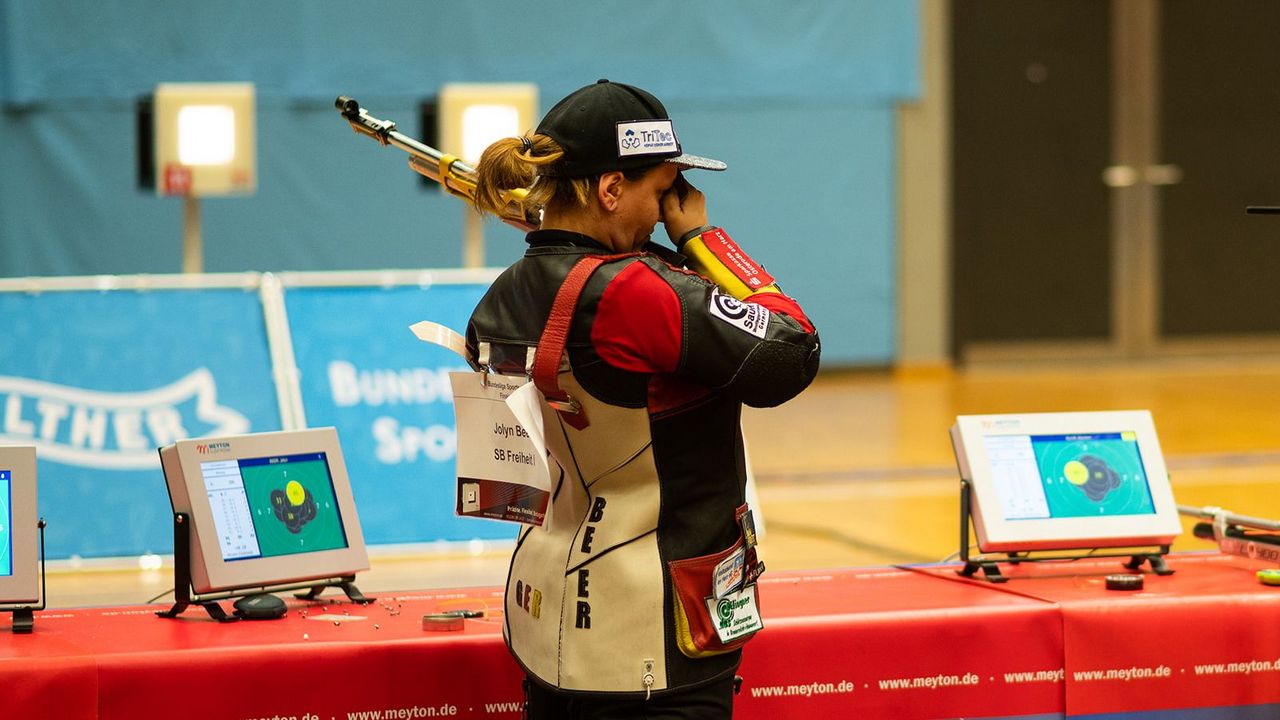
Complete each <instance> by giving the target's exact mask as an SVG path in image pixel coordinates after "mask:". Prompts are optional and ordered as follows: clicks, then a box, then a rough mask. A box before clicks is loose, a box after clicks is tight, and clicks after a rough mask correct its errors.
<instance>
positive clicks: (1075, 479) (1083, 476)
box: [1062, 460, 1089, 485]
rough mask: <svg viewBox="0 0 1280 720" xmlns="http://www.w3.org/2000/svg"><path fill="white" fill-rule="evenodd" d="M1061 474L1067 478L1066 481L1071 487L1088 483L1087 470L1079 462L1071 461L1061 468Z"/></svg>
mask: <svg viewBox="0 0 1280 720" xmlns="http://www.w3.org/2000/svg"><path fill="white" fill-rule="evenodd" d="M1062 474H1063V475H1066V476H1067V480H1069V481H1071V484H1072V485H1083V484H1085V483H1087V482H1089V468H1087V467H1085V465H1084V463H1082V462H1080V461H1079V460H1072V461H1071V462H1068V463H1067V464H1066V466H1065V467H1063V468H1062Z"/></svg>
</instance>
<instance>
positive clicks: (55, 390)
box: [0, 289, 280, 559]
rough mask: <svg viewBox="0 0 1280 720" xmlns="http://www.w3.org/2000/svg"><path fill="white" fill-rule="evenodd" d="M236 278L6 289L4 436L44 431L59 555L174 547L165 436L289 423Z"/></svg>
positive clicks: (44, 466) (0, 313)
mask: <svg viewBox="0 0 1280 720" xmlns="http://www.w3.org/2000/svg"><path fill="white" fill-rule="evenodd" d="M271 378H272V373H271V364H270V356H269V353H268V349H267V336H266V329H265V324H264V321H263V315H262V310H261V304H260V302H259V299H258V296H257V294H256V293H255V292H248V291H245V290H240V289H227V290H221V289H214V290H180V291H176V290H149V291H124V290H121V291H112V292H98V291H56V292H44V293H38V294H33V293H19V292H4V293H0V443H6V444H22V445H35V446H36V454H37V457H38V467H37V475H38V483H39V500H40V515H41V516H42V517H44V518H45V519H47V520H48V522H49V526H48V530H47V531H46V542H47V554H48V557H49V558H51V559H55V558H67V557H71V556H82V557H101V556H121V555H138V554H142V553H152V552H154V553H169V552H172V551H173V529H172V528H173V522H172V517H173V514H172V508H171V505H170V503H169V496H168V492H167V490H166V488H165V483H164V475H163V473H162V472H161V470H160V462H159V458H158V457H157V454H156V448H157V447H159V446H162V445H167V444H170V443H172V442H174V441H175V440H179V439H182V438H187V437H200V436H205V435H228V434H239V433H247V432H262V431H267V430H279V429H280V413H279V407H278V404H277V400H276V391H275V386H274V384H273V383H272V380H271Z"/></svg>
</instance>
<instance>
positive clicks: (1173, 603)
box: [0, 556, 1280, 720]
mask: <svg viewBox="0 0 1280 720" xmlns="http://www.w3.org/2000/svg"><path fill="white" fill-rule="evenodd" d="M1171 566H1172V567H1174V568H1175V569H1177V570H1178V572H1177V574H1175V575H1173V576H1171V577H1167V578H1157V577H1154V576H1150V575H1148V576H1147V589H1146V590H1144V591H1141V592H1138V593H1128V594H1121V593H1115V592H1108V591H1106V590H1103V589H1101V582H1102V581H1101V574H1103V573H1106V572H1114V571H1115V570H1116V569H1117V565H1116V563H1115V561H1111V562H1110V563H1100V562H1094V561H1089V562H1080V563H1074V564H1072V565H1069V566H1064V565H1050V566H1040V567H1033V566H1022V567H1018V568H1014V569H1011V570H1008V571H1007V573H1006V574H1008V575H1010V576H1011V577H1013V580H1012V581H1011V582H1009V583H1007V584H1006V585H1003V586H997V585H992V584H990V583H987V582H985V581H971V580H963V579H959V578H957V576H956V575H955V574H954V572H953V571H952V570H951V569H949V568H936V567H932V568H911V569H894V568H873V569H846V570H835V571H829V572H811V573H770V574H768V575H766V576H765V578H764V579H763V580H762V584H761V606H762V609H763V611H764V614H765V618H766V629H765V630H764V631H763V632H762V633H761V634H760V635H759V636H758V637H757V638H756V639H755V640H753V641H752V642H751V643H750V644H749V645H748V647H747V651H746V656H745V660H744V662H743V665H742V668H741V670H740V674H741V675H742V676H743V677H744V687H743V691H742V694H741V695H740V696H739V698H738V701H737V704H736V713H735V717H736V718H739V719H742V720H766V719H767V720H779V719H781V718H806V719H807V718H844V717H855V718H860V719H862V718H865V719H870V720H876V719H884V720H889V719H893V720H915V719H924V718H942V717H986V718H997V717H1003V718H1015V717H1017V718H1026V717H1029V716H1035V717H1037V718H1044V717H1062V716H1063V714H1064V713H1066V714H1069V715H1081V714H1090V713H1118V712H1122V711H1128V710H1168V709H1171V708H1203V707H1210V706H1216V707H1219V708H1221V707H1222V706H1233V709H1232V710H1231V711H1230V712H1228V714H1225V715H1224V714H1217V715H1186V714H1168V715H1161V714H1159V713H1156V714H1153V715H1150V716H1148V715H1143V716H1142V717H1143V718H1144V720H1147V719H1148V718H1151V719H1152V720H1162V719H1163V718H1169V719H1170V720H1172V719H1173V718H1177V719H1178V720H1184V719H1185V718H1195V719H1196V720H1200V718H1210V717H1213V718H1224V717H1233V718H1235V717H1240V718H1243V717H1250V718H1254V717H1256V718H1264V717H1266V718H1275V717H1280V705H1274V703H1277V702H1278V701H1280V671H1274V670H1262V669H1261V667H1262V665H1261V664H1260V663H1263V662H1265V661H1267V660H1270V661H1272V666H1271V667H1273V668H1275V667H1280V663H1277V662H1275V661H1277V660H1280V622H1277V621H1278V620H1280V589H1276V588H1265V587H1263V586H1261V585H1259V584H1258V583H1257V582H1256V581H1254V580H1253V579H1252V574H1251V573H1250V572H1248V571H1246V570H1245V569H1243V568H1242V567H1241V565H1240V564H1239V561H1236V560H1234V559H1231V558H1221V557H1218V556H1176V557H1175V558H1174V559H1172V560H1171ZM460 607H468V608H487V609H488V610H489V611H491V613H492V616H491V617H488V618H484V619H479V620H467V621H466V627H465V628H464V629H463V630H461V631H457V632H427V631H424V630H423V629H422V626H421V618H422V615H423V614H424V613H428V612H436V611H440V610H448V609H456V608H460ZM156 609H157V608H156V606H149V607H131V608H88V609H77V610H71V611H46V612H41V613H37V614H36V620H35V632H34V633H32V634H31V635H13V634H12V633H9V632H7V627H6V626H4V625H2V624H0V718H4V719H5V720H9V719H10V718H12V719H14V720H28V719H34V718H57V719H58V720H78V719H80V718H95V719H96V718H102V719H104V720H124V719H125V718H129V719H133V718H145V717H169V716H172V717H182V718H184V719H185V720H206V719H207V720H256V719H258V718H295V719H296V720H302V719H303V718H306V720H353V719H356V718H363V719H367V720H373V719H375V718H381V719H383V720H386V719H389V718H429V717H456V718H505V719H514V718H518V717H519V703H520V700H521V696H520V673H519V671H518V669H517V668H516V666H515V664H514V662H513V661H512V660H511V659H510V657H509V656H508V654H507V651H506V648H505V646H504V644H503V642H502V637H501V625H500V623H501V598H500V590H499V589H495V588H473V589H464V590H456V591H424V592H414V593H399V594H382V595H380V596H379V597H378V601H377V602H375V603H374V604H373V605H370V606H358V605H353V604H350V603H346V602H336V601H335V602H331V603H320V604H314V603H306V602H303V601H295V600H290V613H289V615H288V616H287V617H285V618H284V619H282V620H275V621H264V622H247V621H242V622H239V623H232V624H227V625H219V624H217V623H214V622H212V621H211V620H209V619H208V618H207V616H206V615H205V614H204V613H203V612H202V611H200V610H199V609H193V610H189V611H188V613H187V614H186V615H184V616H183V617H182V618H181V619H178V620H164V619H160V618H157V617H155V615H154V611H155V610H156ZM304 613H305V615H304ZM4 622H5V621H4V620H3V619H0V623H4ZM1232 663H1235V664H1234V665H1233V664H1232ZM1162 667H1165V668H1168V669H1169V672H1168V674H1167V675H1160V676H1157V675H1158V673H1160V672H1162V671H1160V670H1159V668H1162ZM1148 670H1149V671H1150V676H1147V675H1148V672H1147V671H1148ZM1139 671H1141V672H1139ZM1080 673H1092V674H1080ZM1099 673H1100V674H1099ZM1126 677H1127V678H1128V679H1127V680H1126V679H1125V678H1126ZM1250 712H1253V713H1270V714H1255V715H1249V714H1247V713H1250ZM1242 713H1244V714H1242ZM1116 717H1118V716H1116Z"/></svg>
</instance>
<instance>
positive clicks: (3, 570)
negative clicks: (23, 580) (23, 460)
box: [0, 469, 13, 577]
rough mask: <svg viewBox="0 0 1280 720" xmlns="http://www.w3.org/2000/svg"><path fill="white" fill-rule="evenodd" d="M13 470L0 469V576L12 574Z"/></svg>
mask: <svg viewBox="0 0 1280 720" xmlns="http://www.w3.org/2000/svg"><path fill="white" fill-rule="evenodd" d="M12 525H13V471H12V470H3V469H0V577H9V576H11V575H13V534H12V533H11V532H10V531H9V528H10V526H12Z"/></svg>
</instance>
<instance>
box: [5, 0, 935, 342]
mask: <svg viewBox="0 0 1280 720" xmlns="http://www.w3.org/2000/svg"><path fill="white" fill-rule="evenodd" d="M917 5H918V3H917V0H822V1H816V0H815V1H813V2H798V3H790V4H781V3H774V2H765V1H762V0H737V1H732V0H707V1H704V2H697V3H688V2H677V1H675V0H649V1H647V2H644V3H621V2H612V1H605V2H593V3H585V2H584V3H563V4H560V5H557V6H553V7H550V8H548V7H546V6H535V5H530V4H528V3H516V2H510V1H508V0H501V1H490V2H425V1H413V2H410V1H409V0H400V1H395V2H392V1H373V2H367V3H362V4H350V3H338V2H329V1H304V0H279V1H276V2H260V1H258V0H255V1H253V2H249V1H248V0H224V1H223V2H218V3H198V2H192V1H191V0H176V1H175V0H168V1H162V0H129V1H127V2H126V1H124V0H115V1H111V0H59V1H58V2H47V1H40V0H0V165H3V169H4V172H0V276H24V275H81V274H97V273H139V272H146V273H160V272H176V271H178V269H179V268H180V264H181V257H180V255H181V252H180V234H181V203H180V202H179V201H177V200H174V199H168V198H157V197H155V196H153V195H150V194H148V193H145V192H142V191H139V190H137V189H136V176H135V160H134V158H135V152H136V147H135V141H134V117H133V103H134V101H135V99H136V98H138V97H140V96H143V95H146V94H149V93H150V92H151V91H152V89H153V88H154V86H155V85H156V84H157V83H159V82H195V81H251V82H254V83H255V84H256V86H257V93H258V148H259V150H258V151H259V158H258V163H259V166H258V170H259V177H258V192H257V193H256V194H255V195H254V196H253V197H251V198H237V199H221V200H207V201H205V202H204V227H203V231H204V241H205V253H206V259H205V267H206V269H207V270H209V271H211V272H217V271H239V270H330V269H365V268H380V267H452V266H456V265H458V264H459V262H460V259H461V251H460V247H459V246H460V243H459V237H460V236H461V226H462V213H463V207H462V206H461V204H460V203H458V202H457V201H456V200H454V199H452V198H448V197H441V196H440V195H439V194H437V193H432V192H428V191H425V190H423V189H422V187H421V185H420V183H419V182H418V179H417V176H416V175H414V174H413V173H412V172H410V171H409V170H408V169H407V168H406V167H405V155H404V154H403V153H401V152H399V151H396V150H392V149H387V148H380V147H378V146H377V145H375V144H374V143H372V142H371V141H369V140H367V139H365V138H360V137H357V136H355V135H354V134H352V132H351V131H350V129H349V128H348V127H347V126H346V124H345V123H343V122H342V121H341V120H340V119H339V117H338V116H337V114H336V112H335V111H334V110H333V109H332V100H333V98H334V97H335V96H337V95H339V94H347V95H351V96H354V97H356V98H357V99H359V100H360V101H361V103H362V104H363V105H364V106H365V107H366V108H368V109H369V110H370V112H372V113H373V114H375V115H378V116H379V117H384V118H388V119H393V120H397V121H398V122H400V124H401V127H402V129H403V130H405V131H407V132H409V134H412V135H416V134H417V133H418V129H417V121H416V107H417V103H418V101H419V100H420V99H421V98H423V97H427V96H430V95H433V94H435V92H436V91H437V90H438V88H439V86H440V85H442V84H443V83H445V82H464V81H465V82H490V81H492V82H496V81H503V82H509V81H521V82H533V83H536V84H537V85H538V87H539V89H540V92H541V105H542V107H543V109H546V108H547V107H550V104H551V103H553V102H554V101H555V100H556V99H558V98H559V97H561V96H563V95H564V94H566V93H568V92H569V91H571V90H573V89H574V88H576V87H579V86H581V85H584V84H587V83H590V82H592V81H594V80H595V79H596V78H598V77H610V78H612V79H616V80H620V81H626V82H633V83H635V84H637V85H641V86H643V87H645V88H647V89H649V90H651V91H653V92H654V93H655V94H657V95H658V96H659V97H661V98H663V100H664V101H665V102H666V103H667V105H668V109H669V110H670V111H671V112H672V115H673V116H674V118H675V120H676V129H677V131H678V132H679V133H680V138H681V141H682V143H683V144H684V146H685V147H686V149H688V150H689V151H690V152H695V153H699V154H705V155H711V156H714V157H719V158H721V159H724V160H725V161H727V162H728V163H729V166H730V170H729V172H727V173H724V174H722V175H721V174H717V175H712V174H710V173H702V174H700V175H694V176H693V177H692V179H693V181H694V182H695V183H696V184H698V185H699V186H701V187H703V189H705V190H706V191H707V193H708V196H709V200H710V207H711V211H712V218H713V222H716V223H718V224H722V225H724V226H725V227H726V228H727V229H728V230H729V231H730V232H731V233H732V234H733V235H734V236H735V238H737V239H738V240H739V241H740V242H741V243H742V244H743V245H744V246H745V247H747V248H748V249H749V250H750V251H751V253H752V254H753V256H755V257H757V258H758V259H759V260H760V261H761V262H763V263H764V264H765V265H766V266H767V267H768V268H769V269H770V271H771V272H773V273H774V274H775V275H777V276H778V277H779V278H780V279H781V281H782V283H783V286H784V289H786V290H787V291H788V292H790V293H791V294H794V295H796V296H797V297H798V298H799V299H800V300H801V302H802V303H803V304H804V305H805V306H806V308H808V309H810V310H811V314H812V315H813V317H814V319H815V321H816V322H817V324H818V325H819V327H820V329H821V331H822V335H823V341H824V345H825V347H824V360H825V361H826V362H827V363H828V364H884V363H888V362H891V361H892V359H893V353H894V337H895V313H896V308H895V272H896V264H895V263H896V255H895V252H894V241H895V234H896V225H895V220H894V218H895V202H896V199H895V182H896V181H895V175H894V144H895V136H894V122H893V113H894V107H895V104H896V103H898V102H901V101H904V100H910V99H912V98H915V97H917V96H918V95H919V92H920V86H919V60H918V56H919V18H918V12H919V10H918V6H917ZM522 245H523V243H522V242H521V241H520V235H519V233H517V232H515V231H514V230H511V229H510V228H507V227H506V226H503V225H500V224H496V223H495V224H491V225H490V226H489V230H488V246H489V252H488V260H489V262H490V263H491V264H494V265H502V264H506V263H509V262H510V261H512V260H514V259H515V258H516V257H517V256H518V255H519V253H520V252H521V249H522Z"/></svg>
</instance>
